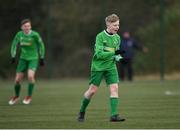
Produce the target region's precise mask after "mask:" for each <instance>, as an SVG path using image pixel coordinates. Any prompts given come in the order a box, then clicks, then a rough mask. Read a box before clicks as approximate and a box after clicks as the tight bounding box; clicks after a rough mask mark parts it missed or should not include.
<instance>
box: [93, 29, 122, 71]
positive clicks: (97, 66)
mask: <svg viewBox="0 0 180 130" xmlns="http://www.w3.org/2000/svg"><path fill="white" fill-rule="evenodd" d="M120 41H121V39H120V36H119V35H118V34H113V35H110V34H108V33H107V32H106V31H105V30H104V31H102V32H100V33H99V34H98V35H97V36H96V43H95V53H94V56H93V59H92V64H91V71H106V70H112V69H116V61H115V50H117V49H119V46H120Z"/></svg>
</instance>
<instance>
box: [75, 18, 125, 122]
mask: <svg viewBox="0 0 180 130" xmlns="http://www.w3.org/2000/svg"><path fill="white" fill-rule="evenodd" d="M105 23H106V27H107V28H106V30H103V31H102V32H100V33H99V34H98V35H97V36H96V42H95V53H94V56H93V59H92V64H91V76H90V82H89V84H90V85H89V88H88V90H87V91H86V92H85V93H84V97H83V100H82V104H81V108H80V112H79V115H78V121H80V122H83V121H84V119H85V112H86V108H87V106H88V104H89V102H90V101H91V98H92V96H93V95H94V94H95V93H96V92H97V90H98V87H99V86H100V83H101V80H102V79H103V78H105V81H106V83H107V86H108V87H109V91H110V105H111V116H110V121H111V122H118V121H125V119H124V118H122V117H120V116H119V115H118V110H117V109H118V100H119V99H118V82H119V77H118V72H117V68H116V61H119V60H120V59H121V58H122V57H121V55H120V54H123V53H124V51H122V50H119V45H120V36H119V35H118V34H117V31H118V30H119V17H118V16H117V15H116V14H111V15H109V16H107V17H106V18H105Z"/></svg>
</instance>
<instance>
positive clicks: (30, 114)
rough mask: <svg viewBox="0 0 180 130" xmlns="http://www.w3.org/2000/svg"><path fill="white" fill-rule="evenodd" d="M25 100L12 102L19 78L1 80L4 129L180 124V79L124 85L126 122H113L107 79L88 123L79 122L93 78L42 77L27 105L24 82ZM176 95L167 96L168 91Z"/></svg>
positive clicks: (121, 106) (0, 116) (122, 98)
mask: <svg viewBox="0 0 180 130" xmlns="http://www.w3.org/2000/svg"><path fill="white" fill-rule="evenodd" d="M23 85H24V86H23V88H22V93H21V100H20V101H19V102H18V104H16V105H14V106H9V105H8V100H9V98H10V97H11V96H12V94H13V81H11V80H10V81H0V128H1V129H2V128H9V129H11V128H16V129H20V128H37V129H38V128H51V129H53V128H61V129H63V128H64V129H83V128H102V129H125V128H128V129H132V128H133V129H135V128H139V129H140V128H142V129H143V128H144V129H146V128H152V129H154V128H157V129H158V128H161V129H164V128H169V129H170V128H180V81H164V82H159V81H134V82H132V83H129V82H123V83H120V88H119V94H120V104H119V111H120V114H121V115H123V116H124V117H126V119H127V120H126V121H125V122H120V123H110V122H109V114H110V113H109V109H110V107H109V92H108V88H107V87H106V86H105V84H104V82H103V83H102V85H101V87H100V88H99V91H98V93H97V94H96V95H95V96H94V97H93V99H92V101H91V103H90V105H89V107H88V110H87V113H86V114H87V116H86V121H85V122H83V123H79V122H77V120H76V119H77V113H78V111H79V107H80V101H81V99H82V95H83V93H84V91H85V90H86V89H87V87H88V81H87V80H80V79H79V80H75V79H69V80H68V79H66V80H50V81H48V80H38V81H37V84H36V88H35V91H34V95H33V101H32V104H30V105H23V104H22V99H23V97H24V96H25V94H26V93H27V87H26V86H27V85H26V82H24V83H23ZM167 90H168V91H172V92H174V93H175V94H174V95H169V96H168V95H165V91H167Z"/></svg>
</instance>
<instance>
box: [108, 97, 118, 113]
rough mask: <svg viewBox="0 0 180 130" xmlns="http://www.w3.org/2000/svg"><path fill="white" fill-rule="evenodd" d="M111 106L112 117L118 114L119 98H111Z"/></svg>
mask: <svg viewBox="0 0 180 130" xmlns="http://www.w3.org/2000/svg"><path fill="white" fill-rule="evenodd" d="M110 104H111V116H113V115H116V114H118V112H117V108H118V98H114V97H113V98H110Z"/></svg>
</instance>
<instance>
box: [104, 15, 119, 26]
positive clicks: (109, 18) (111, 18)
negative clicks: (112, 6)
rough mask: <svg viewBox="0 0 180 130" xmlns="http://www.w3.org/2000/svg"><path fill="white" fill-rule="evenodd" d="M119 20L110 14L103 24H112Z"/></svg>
mask: <svg viewBox="0 0 180 130" xmlns="http://www.w3.org/2000/svg"><path fill="white" fill-rule="evenodd" d="M118 20H119V17H118V16H117V15H116V14H111V15H109V16H107V17H106V18H105V22H106V24H107V23H114V22H116V21H118Z"/></svg>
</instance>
